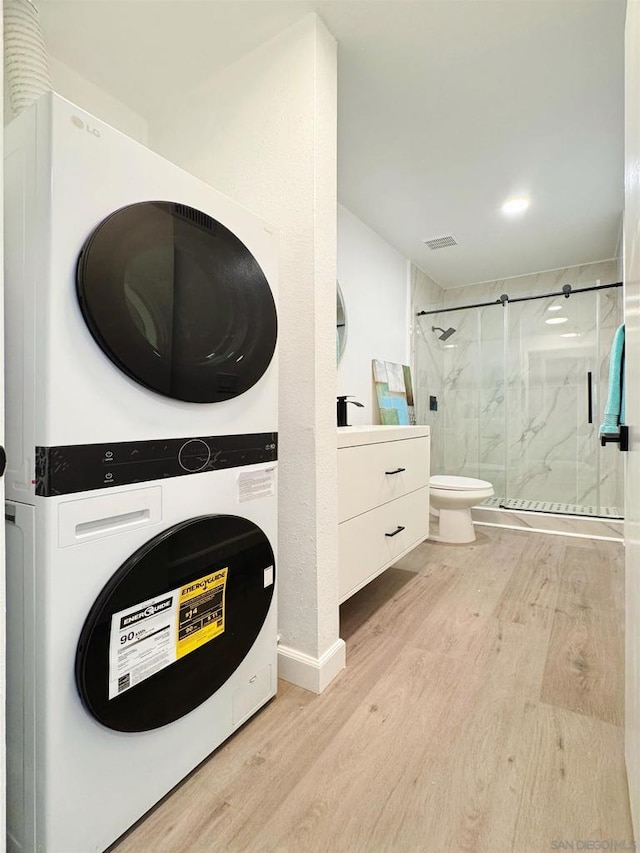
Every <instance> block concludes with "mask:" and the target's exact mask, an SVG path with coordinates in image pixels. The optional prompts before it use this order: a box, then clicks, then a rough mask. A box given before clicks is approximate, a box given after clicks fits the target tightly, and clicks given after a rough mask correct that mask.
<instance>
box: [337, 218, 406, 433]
mask: <svg viewBox="0 0 640 853" xmlns="http://www.w3.org/2000/svg"><path fill="white" fill-rule="evenodd" d="M408 276H409V262H408V261H407V260H406V258H404V257H403V256H402V255H401V254H400V253H399V252H397V251H396V250H395V249H393V248H392V247H391V246H390V245H389V244H388V243H386V242H385V241H384V240H383V239H382V237H379V236H378V235H377V234H376V233H375V231H372V230H371V229H370V228H368V227H367V226H366V225H365V224H364V223H363V222H362V221H361V220H360V219H358V217H357V216H355V215H354V214H353V213H351V211H350V210H347V208H346V207H343V206H342V205H338V281H339V282H340V287H341V289H342V293H343V296H344V303H345V310H346V315H347V343H346V347H345V350H344V353H343V356H342V359H341V361H340V364H339V366H338V385H337V394H349V395H352V396H353V397H355V399H356V400H358V401H359V402H361V403H364V408H363V409H359V408H358V407H356V406H349V407H348V412H349V415H348V416H349V423H351V424H371V423H380V417H379V414H378V406H377V403H376V401H375V391H374V386H373V380H372V374H371V360H372V359H374V358H377V359H382V360H383V361H393V362H397V363H399V364H409V333H408V323H407V311H408V301H409V300H408V294H409V287H408Z"/></svg>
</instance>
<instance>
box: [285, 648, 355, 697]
mask: <svg viewBox="0 0 640 853" xmlns="http://www.w3.org/2000/svg"><path fill="white" fill-rule="evenodd" d="M346 665H347V647H346V645H345V642H344V640H341V639H337V640H336V641H335V643H334V644H333V645H332V646H330V647H329V648H328V649H327V651H326V652H325V653H324V654H323V655H321V656H320V657H319V658H314V657H311V655H307V654H305V653H304V652H299V651H298V650H297V649H292V648H290V647H289V646H283V645H282V644H280V645H278V678H282V679H284V680H285V681H289V682H291V684H297V685H298V687H304V689H305V690H311V691H312V692H313V693H322V691H323V690H324V689H325V687H327V686H328V685H329V684H330V683H331V682H332V681H333V679H334V678H335V677H336V675H338V673H339V672H341V671H342V670H343V669H344V668H345V666H346Z"/></svg>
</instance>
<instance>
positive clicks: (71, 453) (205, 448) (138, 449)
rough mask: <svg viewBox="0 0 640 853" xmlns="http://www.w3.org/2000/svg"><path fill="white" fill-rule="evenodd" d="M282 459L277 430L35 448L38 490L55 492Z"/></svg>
mask: <svg viewBox="0 0 640 853" xmlns="http://www.w3.org/2000/svg"><path fill="white" fill-rule="evenodd" d="M277 458H278V433H276V432H261V433H251V434H249V435H214V436H207V437H198V438H166V439H156V440H153V441H120V442H115V443H113V444H76V445H67V446H63V447H36V479H35V486H36V495H40V496H42V497H53V496H56V495H68V494H72V493H73V492H86V491H91V490H94V489H108V488H110V487H111V486H125V485H130V484H131V483H145V482H148V481H149V480H163V479H165V478H167V477H182V476H186V475H187V474H199V473H202V472H203V471H219V470H221V469H223V468H240V467H242V466H243V465H255V464H257V463H261V462H274V461H275V460H276V459H277Z"/></svg>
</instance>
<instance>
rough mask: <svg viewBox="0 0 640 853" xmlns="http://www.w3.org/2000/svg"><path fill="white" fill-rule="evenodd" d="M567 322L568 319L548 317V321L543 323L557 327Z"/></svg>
mask: <svg viewBox="0 0 640 853" xmlns="http://www.w3.org/2000/svg"><path fill="white" fill-rule="evenodd" d="M568 320H569V318H568V317H549V319H548V320H545V323H547V325H549V326H559V325H560V323H566V322H567V321H568Z"/></svg>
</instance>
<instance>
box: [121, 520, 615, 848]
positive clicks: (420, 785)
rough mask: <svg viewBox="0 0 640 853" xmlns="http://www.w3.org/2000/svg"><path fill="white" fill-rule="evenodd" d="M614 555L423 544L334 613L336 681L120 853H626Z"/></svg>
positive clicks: (279, 715) (293, 706) (226, 752)
mask: <svg viewBox="0 0 640 853" xmlns="http://www.w3.org/2000/svg"><path fill="white" fill-rule="evenodd" d="M623 553H624V552H623V549H622V546H621V545H619V544H617V543H611V542H595V541H591V540H586V539H585V540H581V539H570V538H565V537H560V536H546V535H543V534H536V533H528V532H527V533H524V532H519V531H512V530H500V529H498V528H478V539H477V541H476V542H475V543H473V544H472V545H467V546H456V545H442V544H436V543H431V542H426V543H424V544H423V545H421V546H419V547H418V548H416V549H415V550H414V551H412V552H411V553H410V554H408V555H407V556H406V557H405V558H403V559H402V560H401V561H400V562H399V563H398V564H397V565H396V566H395V567H393V568H391V569H388V570H387V571H386V572H385V573H384V574H383V575H381V576H380V577H379V578H377V579H376V580H375V581H373V582H372V583H371V584H369V585H368V586H367V587H365V589H363V590H361V591H360V592H359V593H358V594H357V595H355V596H354V597H353V598H351V599H350V600H349V601H347V602H346V603H345V604H344V605H343V606H342V608H341V636H342V637H343V638H344V639H345V640H346V642H347V661H348V666H347V669H346V670H345V671H344V672H343V673H342V674H341V675H340V676H339V677H338V678H337V679H336V680H335V681H334V682H333V684H332V685H331V686H330V687H329V688H328V689H327V690H326V691H325V692H324V693H323V694H322V695H320V696H315V695H314V694H311V693H308V692H306V691H304V690H301V689H300V688H297V687H294V686H292V685H290V684H287V683H285V682H281V685H280V692H279V694H278V696H277V697H276V699H274V700H273V701H272V702H271V703H270V704H269V705H268V706H267V707H266V708H264V709H263V710H262V711H261V712H260V713H259V714H258V715H257V716H256V717H254V718H253V719H252V720H251V721H250V722H249V723H247V724H246V725H245V726H244V728H243V729H242V730H241V731H239V732H238V733H236V734H235V735H234V736H233V737H232V738H231V739H230V740H229V741H227V743H226V744H225V745H223V746H222V747H221V748H220V749H219V750H218V751H217V752H216V753H215V754H214V755H213V756H212V757H211V758H210V759H209V760H208V761H206V762H205V763H204V764H203V765H201V767H200V768H199V769H198V770H197V771H196V772H194V773H193V774H192V775H191V776H190V777H189V778H188V779H187V780H186V781H185V782H184V783H183V784H182V785H181V786H179V787H178V788H177V789H176V790H175V791H174V792H173V793H172V794H171V795H170V796H169V797H167V798H166V799H165V800H164V802H163V803H161V804H160V805H159V806H158V807H157V808H156V809H155V810H154V811H153V812H152V813H151V814H149V815H148V816H147V818H146V819H145V820H144V821H142V822H140V823H139V824H138V825H137V826H136V827H135V828H134V829H133V830H132V831H131V832H130V833H129V834H128V835H127V836H126V837H125V838H124V839H122V840H121V841H120V843H119V844H117V845H114V847H113V848H112V850H113V851H114V853H116V851H117V853H134V851H135V853H152V851H153V853H186V851H189V853H205V851H207V853H218V851H225V853H226V851H229V853H245V851H247V853H254V851H255V852H256V853H258V851H259V853H268V851H282V853H294V851H295V853H298V851H306V853H325V852H326V853H347V851H348V853H396V851H397V853H414V852H415V853H449V852H450V851H451V853H468V851H473V853H538V851H540V853H542V851H549V850H554V849H572V848H571V847H570V846H569V845H570V844H573V845H574V847H573V849H581V848H580V845H579V842H582V849H589V848H587V847H586V846H585V845H586V842H589V841H591V842H596V841H601V840H605V839H607V840H608V839H613V840H615V841H616V842H618V843H619V844H622V843H623V842H626V843H627V844H628V845H629V847H627V848H626V849H632V846H631V845H632V830H631V822H630V815H629V801H628V792H627V785H626V776H625V772H624V759H623V732H622V723H623V719H622V714H623V692H622V684H623V682H622V679H623V600H622V595H623V581H624V579H623V571H624V562H623ZM562 844H564V846H561V845H562ZM618 849H621V848H618ZM622 849H624V848H622Z"/></svg>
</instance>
